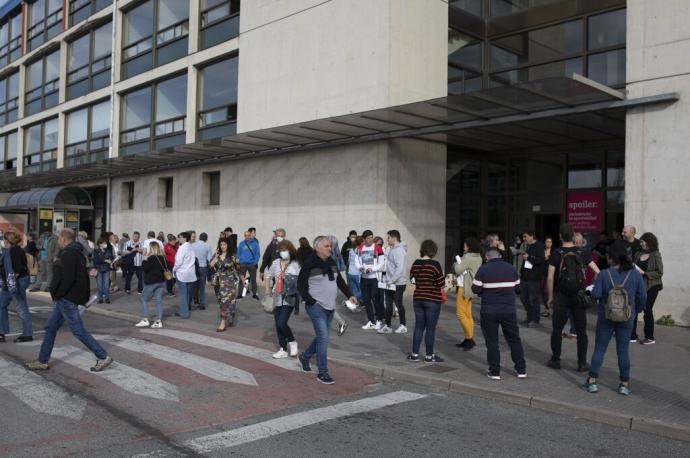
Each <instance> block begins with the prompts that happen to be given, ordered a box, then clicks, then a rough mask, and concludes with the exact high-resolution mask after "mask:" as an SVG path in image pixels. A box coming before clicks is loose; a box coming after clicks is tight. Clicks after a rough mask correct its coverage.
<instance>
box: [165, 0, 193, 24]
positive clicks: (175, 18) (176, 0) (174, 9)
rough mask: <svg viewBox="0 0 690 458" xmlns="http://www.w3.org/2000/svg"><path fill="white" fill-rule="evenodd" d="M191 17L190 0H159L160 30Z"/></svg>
mask: <svg viewBox="0 0 690 458" xmlns="http://www.w3.org/2000/svg"><path fill="white" fill-rule="evenodd" d="M188 17H189V1H188V0H159V3H158V30H163V29H165V28H168V27H170V26H171V25H173V24H177V23H178V22H181V21H184V20H185V19H187V18H188Z"/></svg>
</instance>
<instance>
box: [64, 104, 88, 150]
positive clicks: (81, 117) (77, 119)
mask: <svg viewBox="0 0 690 458" xmlns="http://www.w3.org/2000/svg"><path fill="white" fill-rule="evenodd" d="M88 112H89V110H88V108H83V109H81V110H77V111H73V112H72V113H70V114H69V115H68V116H67V144H68V145H71V144H72V143H77V142H83V141H86V138H87V132H86V131H87V126H88Z"/></svg>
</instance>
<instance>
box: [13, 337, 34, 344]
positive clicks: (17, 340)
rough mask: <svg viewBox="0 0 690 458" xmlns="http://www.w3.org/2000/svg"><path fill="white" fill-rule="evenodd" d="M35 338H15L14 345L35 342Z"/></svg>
mask: <svg viewBox="0 0 690 458" xmlns="http://www.w3.org/2000/svg"><path fill="white" fill-rule="evenodd" d="M33 341H34V338H33V336H19V337H15V339H14V341H13V342H14V343H21V342H33Z"/></svg>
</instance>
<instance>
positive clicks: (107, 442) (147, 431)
mask: <svg viewBox="0 0 690 458" xmlns="http://www.w3.org/2000/svg"><path fill="white" fill-rule="evenodd" d="M46 317H47V315H46V313H45V312H40V311H39V312H38V313H36V314H35V315H34V323H35V325H36V329H40V328H41V322H42V321H43V320H44V319H45V318H46ZM11 319H12V328H13V329H17V324H18V323H17V322H16V317H12V318H11ZM85 321H86V323H87V327H88V328H89V329H90V330H91V331H92V332H93V333H94V334H95V335H97V336H100V338H101V339H102V340H104V341H105V342H106V343H105V346H106V348H107V350H108V351H109V352H110V353H111V355H113V356H114V357H115V359H116V363H115V364H114V365H113V367H112V368H110V369H108V370H107V371H105V372H103V373H101V374H92V373H90V372H89V371H88V365H90V363H91V362H92V360H93V357H92V356H91V355H85V356H83V357H82V355H84V353H83V349H82V347H81V344H80V343H79V342H77V341H76V340H75V339H74V338H73V337H72V336H71V334H69V332H68V331H66V332H63V333H62V334H61V335H60V336H59V337H58V340H57V344H56V348H57V349H58V350H57V351H56V356H57V358H56V359H54V360H53V362H52V367H51V370H50V371H48V372H45V373H38V374H32V373H27V372H25V371H23V370H22V369H21V366H20V364H21V362H22V361H24V360H26V359H29V358H32V357H35V354H36V352H37V350H38V347H37V345H15V344H12V343H9V342H8V343H4V344H0V406H1V411H2V415H0V455H1V456H22V457H36V456H89V457H100V456H113V457H116V456H117V457H120V456H136V455H143V456H202V455H207V456H248V457H257V456H260V457H273V456H276V457H312V456H335V457H354V456H377V457H389V456H391V457H393V456H395V457H401V456H414V457H422V456H439V457H456V456H457V457H463V456H511V457H521V456H530V457H534V456H564V457H565V456H578V457H581V456H626V457H635V456H640V457H642V456H645V457H646V456H669V457H681V456H690V447H689V446H688V443H685V442H680V441H673V440H670V439H665V438H661V437H657V436H653V435H648V434H644V433H639V432H634V431H628V430H623V429H619V428H615V427H611V426H607V425H603V424H598V423H592V422H589V421H585V420H580V419H577V418H574V417H569V416H565V415H560V414H554V413H548V412H541V411H538V410H536V409H528V408H525V407H521V406H515V405H511V404H505V403H501V402H498V401H490V400H486V399H483V398H476V397H471V396H466V395H460V394H456V393H451V392H447V391H445V392H442V393H441V392H435V391H434V390H433V389H432V388H429V387H422V386H416V385H408V384H405V385H397V384H392V383H379V382H377V381H376V380H375V379H373V378H372V377H371V376H370V375H368V374H365V373H363V372H360V371H358V370H355V369H350V368H344V367H334V368H332V375H333V377H334V378H335V379H336V385H334V386H324V385H321V384H319V383H317V382H316V381H315V380H314V376H313V375H311V374H303V373H300V372H298V371H295V370H294V367H293V366H292V365H290V364H291V363H294V361H290V362H285V361H284V360H283V362H285V365H284V366H282V365H280V364H283V363H280V364H279V365H276V362H275V361H271V360H270V359H268V358H270V357H266V356H267V355H269V354H270V353H269V352H270V351H273V349H272V348H271V347H270V346H268V345H267V346H265V347H263V348H262V347H255V346H253V344H251V343H250V341H249V340H247V339H245V340H243V339H242V337H241V336H233V335H227V334H224V335H222V336H218V335H216V334H215V333H211V332H203V331H190V330H189V329H187V330H182V329H175V327H167V328H166V330H167V331H170V332H168V334H167V335H164V334H158V335H156V334H155V333H153V332H148V333H147V332H142V331H141V330H138V329H135V328H133V327H132V326H131V324H130V323H127V322H123V321H120V320H117V319H112V318H107V317H103V316H97V315H92V314H91V315H89V314H87V316H85ZM104 336H111V337H107V338H106V337H104ZM185 339H186V340H185ZM209 339H211V340H209ZM212 339H220V340H212ZM487 383H489V382H488V380H487Z"/></svg>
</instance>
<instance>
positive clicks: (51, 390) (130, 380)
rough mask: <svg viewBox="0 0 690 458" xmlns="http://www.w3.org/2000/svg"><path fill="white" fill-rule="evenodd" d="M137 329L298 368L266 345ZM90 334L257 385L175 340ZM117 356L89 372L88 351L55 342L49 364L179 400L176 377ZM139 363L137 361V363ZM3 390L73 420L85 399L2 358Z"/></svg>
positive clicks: (145, 395)
mask: <svg viewBox="0 0 690 458" xmlns="http://www.w3.org/2000/svg"><path fill="white" fill-rule="evenodd" d="M138 334H141V337H144V338H146V339H154V340H155V337H153V335H156V334H157V335H159V336H161V337H167V338H171V339H174V340H175V341H182V342H186V343H191V344H195V345H199V346H200V347H202V348H209V347H210V348H214V349H216V350H220V351H223V352H225V353H229V354H232V355H241V356H243V357H246V358H250V359H252V360H254V361H258V362H260V363H262V364H266V365H269V366H274V367H279V368H281V369H284V370H286V371H290V372H293V371H298V370H299V368H298V367H297V363H296V362H295V361H294V360H276V359H273V358H272V357H271V352H270V351H269V350H266V349H262V348H259V347H255V346H251V345H246V344H240V343H237V342H232V341H229V340H225V339H219V338H214V337H209V336H206V335H204V334H200V333H195V332H189V331H178V330H174V329H162V330H150V329H142V330H138ZM94 337H95V338H96V339H97V340H98V341H99V342H100V343H101V344H103V345H104V346H105V347H106V348H112V347H117V348H121V349H123V350H126V351H127V352H131V353H135V354H138V355H141V356H142V357H143V359H144V360H148V359H153V360H156V361H158V362H162V363H165V364H166V365H169V366H176V367H179V368H183V369H186V370H189V371H192V372H193V373H195V374H197V375H200V376H203V377H207V378H208V379H210V380H213V381H215V382H222V383H227V384H233V385H241V386H247V387H258V386H259V383H258V382H257V380H256V378H255V377H254V374H252V373H251V372H249V371H246V370H244V369H240V368H238V367H234V366H232V365H231V364H228V363H227V362H222V361H217V360H213V359H210V358H206V357H204V356H200V355H198V354H193V353H189V352H186V351H182V350H179V349H178V348H175V346H174V343H173V344H168V345H165V344H160V343H154V342H152V341H150V340H144V338H137V337H132V336H121V335H113V334H94ZM40 344H41V342H40V341H34V342H27V343H22V344H17V346H18V347H31V348H32V350H33V351H35V350H36V349H37V347H38V346H40ZM119 356H120V355H118V356H116V357H115V362H114V363H113V364H112V365H111V366H110V367H109V368H108V369H107V370H105V371H102V372H91V371H90V367H91V366H92V365H93V363H94V356H93V354H92V353H90V352H89V351H87V350H86V349H83V348H77V347H76V346H73V345H67V344H56V346H55V347H54V348H53V353H52V355H51V366H53V367H54V365H55V363H56V362H58V361H59V362H61V363H63V364H66V365H68V366H70V368H72V369H74V370H75V371H77V372H76V373H80V374H82V376H84V375H83V374H84V373H86V374H88V375H86V377H87V378H89V379H91V378H94V379H101V380H104V381H106V382H108V383H109V384H110V385H112V386H113V387H115V389H116V390H120V391H122V392H124V393H126V394H129V395H134V396H137V397H140V398H142V399H153V400H158V401H165V402H169V403H180V392H179V387H178V386H177V385H176V384H175V383H172V382H170V381H167V380H164V379H163V378H161V377H160V376H159V375H154V374H152V373H150V368H149V367H148V366H149V365H147V364H142V362H141V361H139V363H138V364H131V363H129V362H128V361H127V359H126V358H124V359H123V358H120V357H119ZM137 365H138V366H141V367H135V366H137ZM2 391H5V392H7V393H9V394H10V395H12V396H14V397H15V398H17V399H18V400H19V401H21V402H22V403H24V404H25V405H26V406H27V407H29V408H30V409H32V410H33V411H35V412H37V413H41V414H47V415H54V416H61V417H65V418H69V419H73V420H79V419H81V418H82V416H83V415H84V411H85V408H86V404H87V402H86V400H84V399H81V398H79V397H78V396H75V395H71V394H69V393H68V392H67V391H66V390H64V389H62V388H61V387H59V386H58V385H56V384H55V383H53V382H51V381H49V380H47V378H46V377H42V376H41V375H39V374H37V373H34V372H31V371H28V370H26V369H25V368H24V367H23V366H21V365H19V364H17V363H14V362H11V361H9V360H7V359H3V358H0V396H1V393H2Z"/></svg>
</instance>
